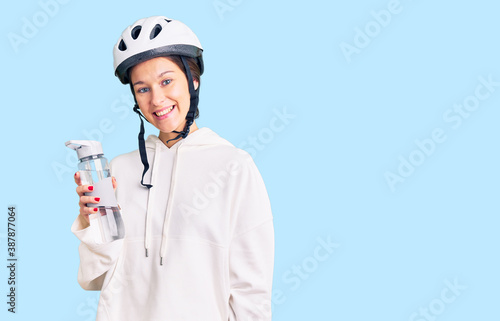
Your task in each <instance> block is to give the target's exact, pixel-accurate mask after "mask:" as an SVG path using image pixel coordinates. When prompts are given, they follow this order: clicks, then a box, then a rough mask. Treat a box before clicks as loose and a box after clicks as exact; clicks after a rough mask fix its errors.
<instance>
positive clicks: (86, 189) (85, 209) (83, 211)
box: [74, 172, 117, 227]
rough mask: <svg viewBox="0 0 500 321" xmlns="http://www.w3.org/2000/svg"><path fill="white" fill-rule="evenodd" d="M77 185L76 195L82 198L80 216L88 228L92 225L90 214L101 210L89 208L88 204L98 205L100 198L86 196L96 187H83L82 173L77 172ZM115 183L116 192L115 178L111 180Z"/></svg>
mask: <svg viewBox="0 0 500 321" xmlns="http://www.w3.org/2000/svg"><path fill="white" fill-rule="evenodd" d="M74 177H75V183H76V185H78V186H77V188H76V193H77V194H78V196H79V197H80V202H79V203H78V205H79V206H80V216H81V218H83V219H84V220H85V221H86V222H87V226H86V227H88V226H89V225H90V221H89V214H92V213H96V212H97V211H98V210H99V209H98V208H97V207H87V205H86V204H87V203H93V204H98V203H99V200H100V198H99V197H95V196H85V194H84V193H88V192H92V190H93V189H94V186H92V185H82V181H81V179H80V172H76V174H75V176H74ZM111 180H112V182H113V189H114V190H116V186H117V184H116V179H115V178H114V177H112V178H111Z"/></svg>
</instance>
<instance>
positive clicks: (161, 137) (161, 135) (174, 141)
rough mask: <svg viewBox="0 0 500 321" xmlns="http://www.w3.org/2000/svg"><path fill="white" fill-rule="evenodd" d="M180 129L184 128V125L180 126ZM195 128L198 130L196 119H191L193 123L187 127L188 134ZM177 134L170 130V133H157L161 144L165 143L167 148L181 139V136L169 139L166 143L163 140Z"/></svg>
mask: <svg viewBox="0 0 500 321" xmlns="http://www.w3.org/2000/svg"><path fill="white" fill-rule="evenodd" d="M182 130H184V127H182ZM197 130H198V126H196V121H193V124H192V125H191V126H190V127H189V134H188V136H189V135H191V134H192V133H193V132H195V131H197ZM178 131H179V130H178ZM177 135H178V134H177V133H172V132H170V133H164V132H160V134H159V135H158V138H159V139H161V141H162V142H163V144H165V145H166V146H167V147H168V148H170V147H172V146H174V145H175V144H176V143H177V142H178V141H180V140H181V139H182V137H179V138H178V139H176V140H171V141H169V142H168V144H167V143H165V142H166V141H167V140H169V139H172V138H175V137H176V136H177Z"/></svg>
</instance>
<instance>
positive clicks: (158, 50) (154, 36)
mask: <svg viewBox="0 0 500 321" xmlns="http://www.w3.org/2000/svg"><path fill="white" fill-rule="evenodd" d="M202 52H203V48H202V47H201V44H200V41H199V40H198V38H197V37H196V35H195V34H194V32H193V31H191V29H189V28H188V26H186V25H185V24H183V23H182V22H180V21H178V20H173V19H169V18H167V17H164V16H153V17H149V18H145V19H140V20H137V21H136V22H135V23H134V24H133V25H131V26H128V27H127V28H126V29H125V30H124V31H123V33H122V35H121V37H120V39H118V42H117V43H116V45H115V46H114V48H113V60H114V61H113V65H114V69H115V75H116V76H117V77H118V79H120V81H121V82H122V83H123V84H130V87H131V89H132V94H133V95H134V90H133V88H132V84H131V83H130V70H131V68H132V67H134V66H135V65H137V64H139V63H141V62H143V61H146V60H149V59H152V58H156V57H165V56H172V55H177V56H180V58H181V60H182V64H183V65H184V72H185V73H186V77H187V80H188V86H189V94H190V96H191V100H190V106H189V111H188V113H187V115H186V126H185V127H184V130H183V131H180V132H179V131H175V130H174V131H173V132H174V133H177V134H178V135H177V137H175V138H172V139H170V140H177V139H178V138H180V137H182V138H186V137H187V135H188V134H189V128H190V126H191V125H192V124H193V121H194V118H195V113H196V110H197V107H198V94H199V87H198V89H197V90H195V89H194V86H193V77H192V75H191V70H190V69H189V66H188V64H187V61H186V59H185V57H191V58H194V59H195V60H196V62H197V63H198V66H199V68H200V75H202V74H203V57H202ZM134 99H135V95H134ZM133 109H134V111H135V112H136V113H137V114H138V115H139V119H140V121H141V129H140V132H139V152H140V155H141V161H142V164H143V165H144V171H143V173H142V179H141V184H142V185H143V186H145V187H147V188H151V187H153V186H152V185H150V184H144V182H143V181H144V175H145V174H146V172H147V170H148V169H149V163H148V159H147V155H146V144H145V141H144V122H143V120H142V118H144V119H146V118H145V117H144V116H143V115H142V114H141V112H140V109H139V106H138V105H137V101H136V104H135V106H134V108H133ZM146 121H147V119H146ZM170 140H168V141H167V143H168V142H169V141H170Z"/></svg>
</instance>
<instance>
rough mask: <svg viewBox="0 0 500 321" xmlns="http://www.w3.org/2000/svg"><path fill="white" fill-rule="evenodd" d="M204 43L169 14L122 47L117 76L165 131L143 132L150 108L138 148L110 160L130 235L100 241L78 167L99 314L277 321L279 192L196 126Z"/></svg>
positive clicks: (139, 29)
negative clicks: (274, 208) (274, 195)
mask: <svg viewBox="0 0 500 321" xmlns="http://www.w3.org/2000/svg"><path fill="white" fill-rule="evenodd" d="M202 51H203V49H202V47H201V45H200V42H199V41H198V38H197V37H196V35H195V34H194V33H193V32H192V31H191V30H190V29H189V28H188V27H187V26H186V25H184V24H183V23H181V22H180V21H176V20H172V19H169V18H166V17H161V16H155V17H149V18H146V19H141V20H138V21H136V22H135V23H134V24H133V25H131V26H129V27H128V28H127V29H125V31H124V32H123V34H122V36H121V37H120V39H119V40H118V42H117V44H116V45H115V47H114V65H115V74H116V76H117V77H118V78H119V79H120V81H121V82H122V83H124V84H129V85H130V87H131V89H132V93H133V95H134V98H135V100H136V103H137V104H136V106H135V107H134V110H135V111H136V112H137V113H138V114H139V116H140V117H143V118H145V119H146V120H147V121H148V122H149V123H151V124H152V125H153V126H155V127H156V128H157V129H158V130H159V134H158V135H157V136H156V135H150V136H149V137H148V138H147V139H146V140H144V125H143V121H142V118H140V120H141V131H140V134H139V149H138V150H136V151H133V152H130V153H127V154H123V155H120V156H118V157H116V158H114V159H113V160H112V161H111V163H110V169H111V173H112V175H113V176H114V180H113V184H114V187H115V193H116V197H117V200H118V203H119V204H120V206H121V213H122V218H123V222H124V225H125V238H124V239H121V240H115V241H112V242H110V243H107V244H96V243H95V241H94V240H93V238H92V231H91V226H89V219H88V215H89V214H91V213H94V212H95V211H96V209H97V206H99V202H98V199H96V198H94V197H90V196H85V193H86V192H89V191H91V190H92V186H88V185H82V184H81V182H80V177H79V174H78V173H77V174H75V182H76V183H77V185H78V187H77V193H78V195H79V197H80V203H79V205H80V215H79V216H78V218H77V219H76V220H75V221H74V223H73V226H72V228H71V230H72V232H73V233H74V234H75V235H76V236H77V237H78V238H79V239H80V241H81V243H80V246H79V253H80V267H79V271H78V282H79V284H80V285H81V286H82V288H84V289H85V290H100V291H101V295H100V300H99V307H98V311H97V320H99V321H103V320H112V321H115V320H122V321H126V320H134V321H138V320H173V321H179V320H192V321H194V320H204V321H209V320H218V321H220V320H224V321H226V320H239V321H246V320H271V289H272V278H273V265H274V229H273V220H272V219H273V218H272V213H271V206H270V202H269V199H268V195H267V191H266V188H265V186H264V182H263V181H262V178H261V175H260V173H259V171H258V169H257V168H256V166H255V163H254V162H253V160H252V159H251V157H250V155H249V154H248V153H246V152H245V151H243V150H241V149H238V148H236V147H234V146H233V145H232V144H231V143H229V142H228V141H227V140H225V139H223V138H221V137H220V136H218V135H217V134H216V133H215V132H213V131H212V130H210V129H209V128H207V127H203V128H198V127H197V125H196V122H195V119H196V118H197V117H198V107H197V105H198V93H199V90H200V76H201V75H202V74H203V60H202ZM139 110H140V111H139ZM141 113H142V115H141ZM87 203H93V204H95V206H96V207H86V206H85V204H87Z"/></svg>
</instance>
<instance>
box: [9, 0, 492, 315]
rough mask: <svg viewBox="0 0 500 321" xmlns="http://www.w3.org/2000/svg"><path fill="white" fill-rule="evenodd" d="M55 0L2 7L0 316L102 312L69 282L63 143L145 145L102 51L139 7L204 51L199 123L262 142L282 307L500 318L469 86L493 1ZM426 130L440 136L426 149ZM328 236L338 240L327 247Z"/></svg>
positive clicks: (488, 42) (482, 121) (487, 148)
mask: <svg viewBox="0 0 500 321" xmlns="http://www.w3.org/2000/svg"><path fill="white" fill-rule="evenodd" d="M54 1H55V0H54ZM54 1H50V0H42V1H40V2H38V1H31V0H29V1H22V2H9V3H8V4H4V5H3V7H4V8H3V10H1V13H0V26H1V30H2V32H1V33H2V37H1V38H0V39H1V40H0V47H1V52H2V59H1V70H2V76H1V77H0V78H1V88H2V89H3V90H2V106H3V107H2V119H3V124H2V126H1V137H2V151H3V152H2V155H3V157H2V159H1V165H2V166H1V167H2V169H3V173H4V174H3V177H4V181H3V183H2V184H3V186H2V193H1V194H2V206H3V207H4V210H3V213H4V214H2V215H1V217H2V218H3V219H2V221H3V222H1V223H0V253H2V254H0V257H3V259H2V260H4V263H2V264H0V265H1V266H5V265H6V262H7V261H6V259H7V240H6V225H7V214H6V213H7V207H8V206H9V205H15V206H16V208H17V211H18V215H17V229H18V235H17V239H18V248H17V254H18V258H19V261H18V270H17V278H18V279H17V280H18V288H17V289H18V293H17V294H18V297H17V301H18V302H17V303H18V305H17V313H16V314H15V315H12V314H11V313H8V312H7V307H8V306H7V304H5V303H3V302H6V300H7V297H6V295H7V288H8V286H7V278H8V275H7V272H8V271H7V269H6V268H5V267H4V268H2V269H0V285H1V286H0V293H1V297H2V299H0V307H1V308H0V319H2V320H35V319H48V318H50V319H51V320H77V321H79V320H82V321H83V320H93V319H94V318H95V313H96V308H97V301H98V295H99V294H98V292H86V291H84V290H82V289H81V288H80V287H79V285H78V283H77V281H76V276H77V270H78V263H79V258H78V251H77V247H78V244H79V241H78V239H77V238H76V237H75V236H74V235H73V234H72V233H71V232H70V226H71V224H72V222H73V220H74V219H75V217H76V216H77V214H78V206H77V202H78V197H77V195H76V193H75V191H74V189H75V187H76V185H75V184H74V182H73V177H72V176H73V174H74V172H75V171H76V159H75V155H73V154H74V152H72V151H71V150H69V149H67V148H66V147H65V146H64V142H65V141H67V140H69V139H88V138H91V139H99V140H101V141H102V144H103V147H104V151H105V153H106V156H107V157H108V159H112V158H113V157H115V156H117V155H119V154H122V153H125V152H129V151H131V150H134V149H136V148H137V140H136V137H137V133H138V130H139V120H138V117H137V116H136V115H135V114H134V113H133V112H132V111H131V107H132V104H131V94H130V92H129V89H128V87H127V86H123V85H121V84H120V82H119V81H118V80H117V79H116V78H115V77H114V74H113V67H112V47H113V45H114V44H115V42H116V41H117V39H118V37H119V35H120V34H121V32H122V30H123V29H124V28H125V27H126V26H128V25H130V24H132V23H133V22H134V21H136V20H137V19H139V18H142V17H146V16H151V15H166V16H168V17H170V18H174V19H177V20H181V21H183V22H184V23H186V24H187V25H188V26H189V27H190V28H191V29H192V30H193V31H194V32H195V33H196V34H197V35H198V37H199V39H200V41H201V43H202V45H203V47H204V59H205V66H206V71H205V74H204V75H203V77H202V81H201V100H200V105H199V107H200V118H199V119H198V120H197V124H198V126H199V127H202V126H207V127H210V128H211V129H213V130H214V131H215V132H217V133H219V134H220V135H221V136H222V137H224V138H226V139H228V140H229V141H231V142H232V143H233V144H235V145H237V146H244V144H247V145H246V146H249V144H250V142H251V141H252V137H253V139H256V140H257V142H258V143H259V148H260V150H257V149H255V152H254V154H253V156H254V159H255V162H256V163H257V166H258V167H259V169H260V171H261V174H262V176H263V178H264V181H265V183H266V187H267V189H268V193H269V196H270V199H271V204H272V208H273V215H274V224H275V237H276V247H275V249H276V257H275V270H274V293H275V299H274V302H273V315H274V320H312V319H317V320H384V321H389V320H391V321H396V320H397V321H402V320H425V319H426V318H425V316H424V314H423V312H421V311H424V310H421V309H427V310H428V312H427V313H428V315H430V317H429V316H428V317H427V319H428V320H430V321H433V320H434V319H436V320H498V319H499V317H500V312H499V310H498V308H495V306H497V304H498V301H499V300H500V292H499V287H500V277H499V273H498V271H499V270H500V260H499V259H498V251H497V249H498V246H497V245H498V242H499V239H500V236H499V233H498V224H499V219H498V209H499V204H498V195H499V193H500V190H499V189H500V188H499V186H498V183H497V182H498V181H499V180H500V177H499V176H500V172H499V171H500V170H499V166H498V164H499V162H500V159H499V157H500V154H499V153H498V150H497V146H498V144H497V143H496V142H498V136H499V126H498V123H497V122H498V119H499V116H500V111H499V108H498V107H499V103H500V90H499V89H500V87H499V86H498V84H497V85H496V86H491V88H490V91H488V90H487V89H486V87H484V86H483V87H481V86H482V85H481V81H480V79H481V77H482V79H485V80H488V79H489V78H490V79H491V80H492V81H493V82H496V81H500V68H499V66H498V57H500V45H499V42H498V30H500V19H498V12H499V11H498V10H499V9H500V6H499V5H498V3H496V2H494V1H486V0H475V1H470V0H469V1H461V2H457V1H441V2H435V1H430V0H419V1H416V0H413V1H411V0H401V1H400V2H394V1H388V0H377V1H352V2H347V1H342V2H340V1H314V0H312V1H274V2H269V1H263V0H251V1H248V0H220V1H214V0H191V1H182V2H181V1H147V0H143V1H140V2H138V1H119V2H102V1H99V2H97V1H67V0H66V3H64V4H62V3H59V2H54ZM61 2H62V1H61ZM44 3H52V6H48V5H44ZM54 3H55V4H57V6H54ZM224 6H225V7H224ZM44 8H45V9H44ZM388 8H390V9H391V10H392V11H393V13H391V15H390V18H388V15H387V14H386V15H384V12H381V10H385V12H389V13H390V11H388ZM44 10H45V11H44ZM372 11H374V12H375V13H372ZM395 12H397V13H395ZM49 13H50V15H49ZM376 17H378V19H379V20H380V21H381V22H377V18H376ZM37 19H38V20H37ZM33 20H35V21H37V23H38V24H39V25H40V27H36V29H37V30H35V31H34V30H31V34H30V33H29V31H30V30H28V29H27V28H28V27H26V25H27V24H29V23H33ZM27 21H28V22H27ZM382 24H384V25H382ZM23 28H24V35H23ZM361 33H363V34H365V35H366V34H367V33H368V34H370V35H371V36H368V35H366V36H363V35H362V34H361ZM28 36H29V37H28ZM13 37H18V38H17V40H18V41H20V40H19V39H20V38H21V37H22V38H23V39H24V41H22V42H18V43H16V42H15V41H14V42H13V41H12V39H13ZM363 37H368V38H364V39H363ZM363 40H364V41H363ZM356 44H358V45H361V46H362V47H363V48H360V46H358V47H354V46H356ZM347 46H352V47H350V48H351V50H353V51H352V52H351V53H345V52H343V50H342V49H341V48H342V47H344V48H346V47H347ZM478 87H479V88H480V89H479V90H480V91H479V92H480V93H481V94H482V95H483V96H484V95H487V96H488V97H487V98H485V99H482V100H476V101H478V102H479V105H478V106H473V105H471V106H473V107H474V108H475V110H473V111H470V112H469V111H467V114H465V113H463V115H467V116H458V115H459V113H458V112H455V111H454V110H453V108H454V105H455V104H461V105H463V104H464V103H469V104H471V102H472V103H473V102H474V95H475V93H476V89H477V88H478ZM471 109H472V107H471ZM279 113H287V114H289V115H291V116H289V118H288V119H287V120H286V122H284V121H283V120H281V121H280V120H279V118H277V117H278V114H279ZM446 115H448V116H451V115H453V116H454V117H455V118H454V119H455V121H453V122H451V121H446V120H445V118H444V117H445V116H446ZM456 117H460V119H461V123H460V125H458V120H457V118H456ZM271 123H273V124H278V125H281V126H280V127H279V130H276V127H275V126H271ZM273 128H274V129H273ZM435 129H440V130H441V133H442V135H441V140H440V141H441V142H433V143H431V142H430V141H429V139H432V133H433V131H434V130H435ZM155 133H156V130H155V129H154V128H153V127H152V126H150V125H148V127H147V134H155ZM444 138H445V139H444ZM416 140H417V141H419V142H421V145H422V144H424V146H427V147H423V149H427V150H426V151H427V153H424V152H425V151H424V150H423V149H422V148H419V147H418V145H417V143H416ZM443 140H444V141H443ZM422 142H423V143H422ZM425 144H426V145H425ZM410 161H412V162H413V163H414V165H411V163H406V162H410ZM405 164H406V165H405ZM408 164H410V165H408ZM415 164H416V165H415ZM410 166H412V167H413V171H412V170H411V167H410ZM401 171H402V173H403V174H404V175H406V177H403V176H402V175H401V173H400V172H401ZM389 172H390V173H392V174H393V175H394V176H393V177H396V176H395V175H398V177H400V179H401V180H400V181H397V182H393V183H392V184H391V183H390V182H388V181H387V175H389V174H388V173H389ZM391 186H392V188H391ZM328 239H330V241H331V242H334V243H336V244H337V245H336V246H335V248H334V249H330V250H331V253H329V252H326V250H324V249H323V250H321V251H322V252H320V253H321V255H322V257H321V260H319V259H318V257H315V251H316V249H317V248H318V246H321V240H323V241H324V242H326V241H327V240H328ZM326 253H327V254H326ZM298 268H300V269H301V271H302V272H301V273H300V275H299V274H297V273H299V272H297V269H298ZM294 271H295V272H294ZM453 283H455V284H458V286H457V285H455V288H454V289H450V284H453ZM443 293H444V295H445V296H444V299H443V297H442V294H443ZM433 318H434V319H433Z"/></svg>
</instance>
